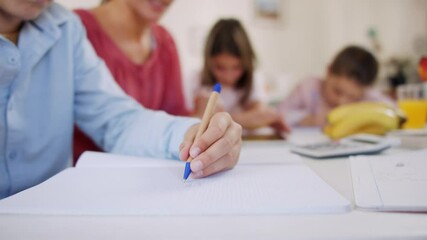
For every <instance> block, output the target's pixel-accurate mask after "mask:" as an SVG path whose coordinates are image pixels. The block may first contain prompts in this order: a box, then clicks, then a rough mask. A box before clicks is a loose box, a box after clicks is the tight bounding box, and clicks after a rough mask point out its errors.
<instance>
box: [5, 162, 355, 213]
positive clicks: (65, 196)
mask: <svg viewBox="0 0 427 240" xmlns="http://www.w3.org/2000/svg"><path fill="white" fill-rule="evenodd" d="M278 157H280V156H278ZM103 160H106V164H102V161H103ZM137 160H138V158H129V157H124V156H118V155H114V156H113V155H108V154H100V153H98V154H84V155H83V156H82V159H80V160H79V164H78V165H77V167H76V168H69V169H66V170H64V171H62V172H60V173H59V174H57V175H55V176H54V177H52V178H50V179H48V180H47V181H45V182H43V183H41V184H39V185H37V186H35V187H32V188H30V189H27V190H25V191H23V192H21V193H18V194H15V195H13V196H11V197H8V198H6V199H3V200H1V201H0V213H3V214H4V213H8V214H42V215H51V214H55V215H57V214H61V215H272V214H289V213H292V214H302V213H343V212H347V211H349V210H350V203H349V201H347V200H346V199H344V198H343V197H342V196H341V195H339V194H338V193H337V192H336V191H335V190H334V189H332V188H331V187H330V186H329V185H327V184H326V183H325V182H324V181H323V180H322V179H321V178H320V177H318V176H317V175H316V174H315V173H314V172H313V171H312V170H311V169H310V168H308V167H307V166H304V165H302V164H292V165H290V164H281V165H237V166H236V167H235V168H234V169H232V170H230V171H225V172H222V173H219V174H216V175H213V176H211V177H207V178H204V179H196V180H189V181H188V182H186V183H183V182H182V174H183V171H184V163H183V162H178V161H173V160H159V159H151V160H150V161H149V160H148V159H139V160H140V164H136V163H135V161H137ZM156 160H158V161H157V162H158V163H159V164H157V165H156V164H153V162H156ZM126 165H127V166H126ZM119 166H120V167H119Z"/></svg>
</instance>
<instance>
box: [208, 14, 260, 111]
mask: <svg viewBox="0 0 427 240" xmlns="http://www.w3.org/2000/svg"><path fill="white" fill-rule="evenodd" d="M223 53H226V54H230V55H233V56H235V57H237V58H239V59H240V61H241V63H242V65H243V74H242V76H241V77H240V79H239V80H238V81H237V84H236V86H235V88H236V89H242V90H243V95H242V97H241V99H240V100H239V102H240V104H241V105H245V104H246V102H247V100H248V98H249V96H250V93H251V91H252V85H253V77H254V69H255V61H256V56H255V52H254V50H253V48H252V45H251V43H250V41H249V37H248V35H247V34H246V31H245V29H244V28H243V26H242V24H241V23H240V22H239V20H237V19H232V18H230V19H220V20H219V21H218V22H217V23H216V24H215V25H214V26H213V27H212V29H211V31H210V33H209V35H208V37H207V41H206V46H205V50H204V66H203V70H202V76H201V77H202V85H209V86H211V85H213V84H215V83H216V79H215V76H214V75H213V73H212V71H211V69H212V67H213V66H212V58H213V57H215V56H217V55H219V54H223Z"/></svg>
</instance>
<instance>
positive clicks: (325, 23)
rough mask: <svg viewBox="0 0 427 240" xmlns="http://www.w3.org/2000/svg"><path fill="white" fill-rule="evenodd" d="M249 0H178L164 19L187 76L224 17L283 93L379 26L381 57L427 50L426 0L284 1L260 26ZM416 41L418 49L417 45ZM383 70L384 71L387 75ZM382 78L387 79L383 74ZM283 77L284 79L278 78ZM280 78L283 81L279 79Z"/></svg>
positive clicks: (91, 2)
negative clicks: (242, 32)
mask: <svg viewBox="0 0 427 240" xmlns="http://www.w3.org/2000/svg"><path fill="white" fill-rule="evenodd" d="M57 2H60V3H63V4H65V5H66V6H67V7H70V8H75V7H91V6H96V5H97V4H98V2H99V1H98V0H59V1H57ZM252 3H253V1H249V0H177V1H175V2H174V4H173V5H172V6H171V8H170V9H169V11H168V12H167V13H166V14H165V16H164V17H163V19H162V21H161V22H162V24H163V25H165V26H166V27H167V28H168V29H169V30H170V31H171V33H172V34H173V35H174V37H175V40H176V42H177V45H178V49H179V52H180V57H181V61H182V63H181V64H182V68H183V73H184V76H188V74H189V73H191V72H192V71H194V70H195V69H198V68H199V67H200V65H201V62H202V47H203V44H204V38H205V35H206V33H207V31H208V30H209V28H210V27H211V26H212V24H213V23H214V22H215V21H216V20H217V19H218V18H220V17H237V18H239V19H240V20H241V21H242V22H243V24H244V25H245V26H246V28H247V31H248V33H249V35H250V37H251V40H252V42H253V44H254V46H255V49H256V52H257V54H258V59H259V68H260V70H261V71H262V72H263V73H265V75H266V77H267V80H268V83H269V84H270V85H274V86H273V87H275V88H276V89H278V91H279V92H280V95H277V93H276V94H275V93H274V92H273V93H272V94H273V95H274V94H275V95H274V96H273V98H275V97H278V96H283V94H284V93H285V92H287V91H288V90H289V89H290V88H291V87H292V85H294V82H295V81H298V80H300V79H302V78H304V77H307V76H310V75H322V74H323V73H324V71H325V67H326V65H327V64H328V63H329V61H330V60H331V58H332V57H333V55H334V54H335V53H336V52H337V51H338V50H339V49H341V48H342V47H343V46H345V45H347V44H360V45H363V46H365V47H367V48H370V47H371V46H370V42H369V39H368V37H367V31H368V29H369V28H370V27H374V28H375V29H377V31H378V33H379V39H380V41H381V43H382V50H383V51H382V52H381V55H379V56H378V57H379V58H380V59H382V60H385V59H388V58H389V57H390V56H394V55H397V56H408V57H410V58H411V59H412V60H413V61H414V62H415V61H416V60H417V59H418V57H419V56H420V55H421V54H427V40H426V39H427V1H425V0H283V4H282V8H283V9H282V12H283V16H284V18H283V22H282V24H281V25H279V26H275V27H265V26H258V25H257V24H256V23H255V21H254V18H253V6H252ZM415 42H417V46H418V47H417V49H415V45H416V44H415ZM383 74H384V73H383ZM382 77H384V76H383V75H382ZM277 79H279V80H277ZM280 79H281V80H280Z"/></svg>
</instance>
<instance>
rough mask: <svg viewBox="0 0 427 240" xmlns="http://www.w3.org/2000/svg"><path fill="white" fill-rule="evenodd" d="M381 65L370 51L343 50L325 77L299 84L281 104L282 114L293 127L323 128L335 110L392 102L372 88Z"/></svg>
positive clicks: (351, 47)
mask: <svg viewBox="0 0 427 240" xmlns="http://www.w3.org/2000/svg"><path fill="white" fill-rule="evenodd" d="M377 72H378V62H377V60H376V59H375V57H374V56H373V55H372V54H371V53H370V52H368V51H367V50H365V49H363V48H361V47H358V46H348V47H346V48H344V49H343V50H341V51H340V52H339V53H338V54H337V55H336V57H335V58H334V60H333V61H332V63H331V64H330V65H329V67H328V68H327V73H326V76H325V77H324V78H323V79H322V78H312V79H308V80H307V81H304V82H302V83H301V84H299V85H298V86H297V87H296V88H295V90H294V91H293V92H292V93H291V94H290V95H289V96H288V97H287V98H285V99H284V100H283V101H282V102H281V104H279V111H280V112H282V113H284V114H286V116H285V117H284V118H285V119H286V122H287V123H288V124H289V125H290V126H315V127H322V126H324V125H325V124H326V117H327V115H328V113H329V112H330V111H331V110H332V109H333V108H335V107H338V106H340V105H343V104H347V103H354V102H360V101H380V102H385V103H388V104H391V105H394V103H393V101H392V100H391V99H389V98H387V97H386V96H385V95H383V94H381V93H380V92H379V91H378V90H375V89H374V88H373V87H372V85H373V84H374V82H375V78H376V76H377Z"/></svg>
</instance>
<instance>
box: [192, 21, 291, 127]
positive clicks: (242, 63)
mask: <svg viewBox="0 0 427 240" xmlns="http://www.w3.org/2000/svg"><path fill="white" fill-rule="evenodd" d="M255 61H256V57H255V52H254V50H253V48H252V45H251V43H250V41H249V38H248V36H247V34H246V32H245V30H244V28H243V26H242V24H241V23H240V22H239V21H238V20H236V19H221V20H219V21H218V22H217V23H216V24H215V25H214V26H213V28H212V29H211V31H210V33H209V35H208V38H207V42H206V45H205V51H204V66H203V69H202V72H201V76H200V78H199V79H200V80H199V84H200V87H199V88H197V90H196V93H195V96H196V97H195V112H196V114H197V115H199V116H201V114H202V113H203V110H204V107H205V106H206V102H207V99H208V97H209V94H210V92H211V89H212V86H213V85H214V84H215V83H220V84H221V86H222V91H221V94H220V97H219V101H218V105H217V106H218V109H217V110H218V111H221V110H222V111H226V112H228V113H230V114H231V116H232V118H233V119H234V120H235V121H236V122H237V123H239V124H240V125H242V127H243V128H244V129H256V128H261V127H266V126H270V127H273V128H274V129H275V130H277V131H279V132H285V131H287V130H288V128H287V126H286V124H285V123H284V122H283V120H282V118H281V116H280V114H279V113H278V112H277V111H276V110H275V109H274V108H272V107H269V106H267V105H266V104H264V103H263V89H262V86H261V85H262V84H261V83H260V82H259V79H258V78H256V77H255V74H254V70H255Z"/></svg>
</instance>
